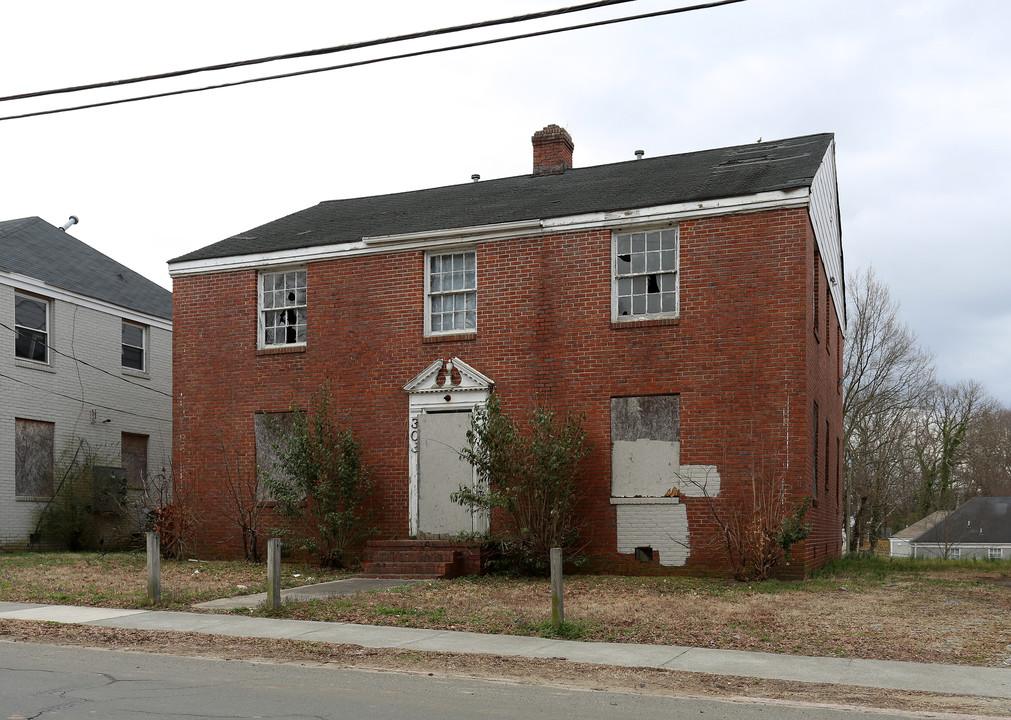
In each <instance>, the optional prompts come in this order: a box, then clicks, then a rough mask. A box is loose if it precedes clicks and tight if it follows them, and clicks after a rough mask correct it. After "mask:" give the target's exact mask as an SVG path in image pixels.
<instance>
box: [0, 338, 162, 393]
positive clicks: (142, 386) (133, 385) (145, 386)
mask: <svg viewBox="0 0 1011 720" xmlns="http://www.w3.org/2000/svg"><path fill="white" fill-rule="evenodd" d="M0 327H2V328H6V329H8V330H10V331H11V332H12V333H14V336H15V337H17V335H18V331H17V330H16V329H15V328H12V327H11V326H10V325H8V324H6V323H2V322H0ZM46 347H47V348H49V349H50V350H52V351H53V352H54V353H56V354H57V355H62V356H63V357H65V358H68V359H70V360H73V361H74V362H75V363H80V364H81V365H85V366H87V367H90V368H91V369H92V370H97V371H98V372H100V373H105V374H106V375H108V376H109V377H113V378H116V379H117V380H122V381H123V382H125V383H126V384H127V385H131V386H132V387H135V388H141V389H142V390H149V391H150V392H153V393H158V394H159V395H164V396H165V397H167V398H171V397H172V393H167V392H164V391H163V390H159V389H157V388H153V387H148V386H147V385H141V384H140V383H135V382H133V381H132V380H127V379H126V378H125V377H123V376H122V375H117V374H116V373H113V372H109V371H108V370H106V369H104V368H100V367H98V366H96V365H92V364H91V363H89V362H88V361H87V360H81V359H80V358H76V357H74V356H73V355H68V354H67V353H65V352H60V351H59V350H57V349H56V348H55V347H53V346H52V345H50V344H49V343H46Z"/></svg>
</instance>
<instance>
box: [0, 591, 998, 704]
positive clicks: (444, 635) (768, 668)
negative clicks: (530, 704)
mask: <svg viewBox="0 0 1011 720" xmlns="http://www.w3.org/2000/svg"><path fill="white" fill-rule="evenodd" d="M339 582H347V581H339ZM387 582H388V581H387ZM394 584H402V581H397V582H396V583H394ZM352 587H353V586H352V585H343V586H341V587H340V588H329V589H325V590H328V591H329V594H331V595H332V594H334V592H335V591H340V592H343V591H344V590H347V591H351V588H352ZM302 590H304V588H303V589H302ZM359 591H360V590H355V592H359ZM317 592H319V593H321V592H324V590H319V591H317ZM241 599H242V600H244V603H243V605H244V606H246V607H250V606H252V605H254V604H255V603H254V602H253V600H254V596H245V597H244V598H241ZM0 618H13V619H19V620H36V621H44V622H59V623H80V624H84V625H97V626H102V627H117V628H132V629H138V630H170V631H178V632H197V633H207V634H215V635H231V636H237V637H256V638H292V639H298V640H310V641H317V642H328V643H347V644H353V645H361V646H364V647H370V648H405V649H412V650H422V651H431V652H454V653H480V654H490V655H513V656H517V657H527V658H547V659H563V660H571V661H574V662H583V663H594V664H600V665H623V666H630V667H651V668H664V669H667V670H682V671H686V672H700V673H710V674H717V675H739V676H744V677H753V678H764V679H769V680H791V681H797V682H810V683H830V684H836V685H857V686H862V687H874V688H884V689H900V690H913V691H929V692H940V693H949V694H954V695H978V696H989V697H998V698H1011V668H1008V669H1004V668H981V667H969V666H965V665H931V664H921V663H911V662H895V661H888V660H856V659H846V658H815V657H800V656H796V655H779V654H773V653H753V652H741V651H737V650H710V649H705V648H689V647H678V646H675V645H633V644H627V643H597V642H575V641H571V640H551V639H545V638H539V637H519V636H514V635H482V634H479V633H470V632H454V631H450V630H419V629H414V628H402V627H382V626H374V625H354V624H351V623H337V622H315V621H303V620H284V619H271V618H254V617H245V616H241V615H215V614H206V613H189V612H167V611H159V610H120V609H113V608H93V607H71V606H68V605H39V604H29V603H9V602H0Z"/></svg>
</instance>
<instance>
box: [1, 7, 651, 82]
mask: <svg viewBox="0 0 1011 720" xmlns="http://www.w3.org/2000/svg"><path fill="white" fill-rule="evenodd" d="M635 1H636V0H597V1H596V2H591V3H584V4H582V5H573V6H571V7H564V8H558V9H555V10H544V11H541V12H535V13H526V14H525V15H514V16H513V17H508V18H500V19H498V20H483V21H481V22H475V23H468V24H466V25H453V26H451V27H445V28H438V29H436V30H422V31H420V32H412V33H407V34H406V35H394V36H392V37H388V38H381V39H378V40H363V41H360V42H354V43H347V44H345V45H335V46H334V47H328V48H319V49H316V50H301V51H299V52H292V53H285V54H283V55H268V56H267V57H260V58H253V59H251V60H236V61H233V62H227V63H221V64H218V65H204V66H202V67H195V68H189V69H186V70H172V71H170V72H163V73H157V74H155V75H142V76H140V77H134V78H126V79H125V80H109V81H105V82H98V83H91V84H90V85H75V86H72V87H65V88H56V89H54V90H38V91H35V92H28V93H21V94H19V95H8V96H6V97H0V102H6V101H8V100H25V99H27V98H36V97H45V96H47V95H59V94H62V93H72V92H79V91H82V90H97V89H99V88H107V87H118V86H120V85H131V84H134V83H141V82H148V81H151V80H165V79H168V78H174V77H183V76H184V75H194V74H196V73H202V72H213V71H216V70H230V69H232V68H238V67H248V66H249V65H261V64H263V63H269V62H276V61H278V60H294V59H296V58H305V57H316V56H318V55H331V54H333V53H339V52H346V51H348V50H360V49H362V48H367V47H375V46H377V45H388V44H391V43H398V42H404V41H406V40H419V39H421V38H427V37H436V36H438V35H448V34H450V33H457V32H463V31H465V30H479V29H481V28H488V27H495V26H497V25H508V24H511V23H520V22H527V21H530V20H540V19H543V18H547V17H556V16H558V15H568V14H569V13H576V12H583V11H585V10H596V9H598V8H602V7H608V6H610V5H621V4H623V3H629V2H635Z"/></svg>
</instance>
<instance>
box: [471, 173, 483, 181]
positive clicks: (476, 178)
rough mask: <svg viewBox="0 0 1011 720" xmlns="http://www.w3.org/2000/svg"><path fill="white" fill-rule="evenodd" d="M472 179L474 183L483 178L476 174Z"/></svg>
mask: <svg viewBox="0 0 1011 720" xmlns="http://www.w3.org/2000/svg"><path fill="white" fill-rule="evenodd" d="M470 179H471V180H473V181H474V182H477V181H478V180H480V179H481V176H480V175H478V174H477V173H474V174H473V175H471V176H470Z"/></svg>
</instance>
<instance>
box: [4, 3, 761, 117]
mask: <svg viewBox="0 0 1011 720" xmlns="http://www.w3.org/2000/svg"><path fill="white" fill-rule="evenodd" d="M744 1H745V0H717V1H716V2H708V3H703V4H700V5H691V6H687V7H680V8H672V9H669V10H657V11H655V12H650V13H642V14H639V15H630V16H626V17H621V18H612V19H609V20H598V21H595V22H589V23H582V24H579V25H569V26H566V27H561V28H553V29H550V30H539V31H536V32H529V33H521V34H518V35H510V36H507V37H501V38H493V39H490V40H479V41H475V42H470V43H461V44H458V45H448V46H445V47H441V48H432V49H429V50H418V51H415V52H408V53H400V54H397V55H387V56H384V57H379V58H371V59H369V60H359V61H355V62H349V63H342V64H339V65H330V66H327V67H321V68H312V69H308V70H297V71H293V72H287V73H280V74H277V75H267V76H263V77H257V78H250V79H246V80H236V81H233V82H227V83H219V84H217V85H207V86H205V87H199V88H189V89H186V90H172V91H167V92H161V93H152V94H149V95H139V96H135V97H130V98H122V99H119V100H107V101H104V102H95V103H87V104H83V105H74V106H70V107H63V108H55V109H51V110H39V111H36V112H29V113H22V114H19V115H7V116H4V117H0V121H3V120H20V119H23V118H30V117H39V116H42V115H55V114H58V113H66V112H73V111H76V110H87V109H89V108H96V107H108V106H110V105H122V104H125V103H132V102H139V101H141V100H153V99H155V98H163V97H172V96H175V95H188V94H192V93H198V92H205V91H207V90H220V89H222V88H228V87H238V86H240V85H251V84H253V83H260V82H267V81H268V80H282V79H285V78H292V77H299V76H302V75H313V74H315V73H322V72H330V71H333V70H345V69H347V68H352V67H360V66H363V65H374V64H377V63H381V62H388V61H391V60H404V59H406V58H412V57H421V56H424V55H434V54H437V53H444V52H450V51H454V50H465V49H469V48H475V47H482V46H484V45H496V44H499V43H504V42H512V41H514V40H526V39H529V38H535V37H543V36H546V35H555V34H558V33H563V32H571V31H573V30H586V29H588V28H594V27H602V26H605V25H616V24H619V23H626V22H632V21H634V20H645V19H649V18H655V17H662V16H665V15H676V14H679V13H685V12H692V11H695V10H708V9H710V8H714V7H720V6H722V5H732V4H735V3H740V2H744Z"/></svg>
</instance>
